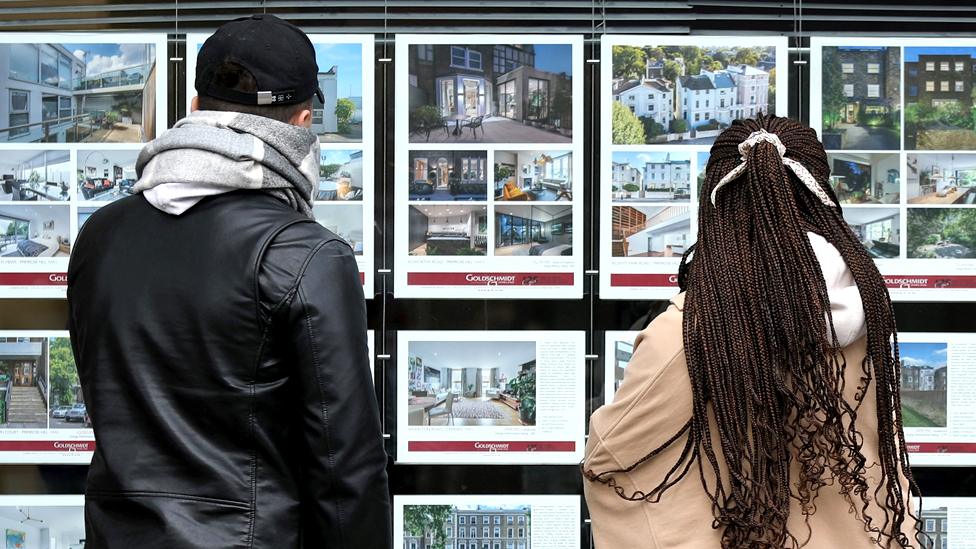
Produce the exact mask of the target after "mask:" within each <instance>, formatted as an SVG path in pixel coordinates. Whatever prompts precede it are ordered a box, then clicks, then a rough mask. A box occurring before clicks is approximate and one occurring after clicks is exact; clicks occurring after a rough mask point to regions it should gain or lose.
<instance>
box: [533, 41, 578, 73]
mask: <svg viewBox="0 0 976 549" xmlns="http://www.w3.org/2000/svg"><path fill="white" fill-rule="evenodd" d="M535 68H537V69H539V70H544V71H548V72H554V73H557V74H558V73H561V72H564V73H566V74H568V75H570V76H572V75H573V46H572V45H570V44H536V45H535Z"/></svg>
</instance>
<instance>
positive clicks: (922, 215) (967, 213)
mask: <svg viewBox="0 0 976 549" xmlns="http://www.w3.org/2000/svg"><path fill="white" fill-rule="evenodd" d="M907 212H908V216H907V217H908V219H907V223H906V230H907V232H908V235H907V236H908V257H909V258H913V259H976V209H970V208H908V210H907Z"/></svg>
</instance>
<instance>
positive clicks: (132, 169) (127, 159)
mask: <svg viewBox="0 0 976 549" xmlns="http://www.w3.org/2000/svg"><path fill="white" fill-rule="evenodd" d="M138 156H139V150H138V149H135V150H101V149H100V150H85V149H82V150H79V151H78V153H77V159H78V176H77V180H78V196H77V200H82V201H91V202H112V201H115V200H118V199H120V198H124V197H126V196H129V195H130V194H132V187H133V186H135V184H136V179H137V178H136V158H138Z"/></svg>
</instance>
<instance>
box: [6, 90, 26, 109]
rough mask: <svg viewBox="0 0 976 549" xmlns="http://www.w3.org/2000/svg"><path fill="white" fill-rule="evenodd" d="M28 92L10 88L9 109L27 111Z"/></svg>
mask: <svg viewBox="0 0 976 549" xmlns="http://www.w3.org/2000/svg"><path fill="white" fill-rule="evenodd" d="M29 97H30V94H29V93H27V92H25V91H21V90H10V110H11V111H13V112H27V109H28V103H29V100H28V98H29Z"/></svg>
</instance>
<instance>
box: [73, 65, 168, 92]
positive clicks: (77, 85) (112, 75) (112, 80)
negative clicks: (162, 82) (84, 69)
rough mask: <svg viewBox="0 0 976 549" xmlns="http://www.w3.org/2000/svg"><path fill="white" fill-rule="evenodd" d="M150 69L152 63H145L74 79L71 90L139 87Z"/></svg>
mask: <svg viewBox="0 0 976 549" xmlns="http://www.w3.org/2000/svg"><path fill="white" fill-rule="evenodd" d="M152 67H153V63H146V64H143V65H135V66H132V67H126V68H124V69H118V70H114V71H108V72H103V73H99V74H94V75H88V76H83V77H80V78H75V79H73V80H72V85H71V89H73V90H75V91H92V90H102V89H106V88H123V87H127V86H141V85H143V84H144V83H145V82H146V78H147V77H148V76H149V73H150V72H151V71H152Z"/></svg>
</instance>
